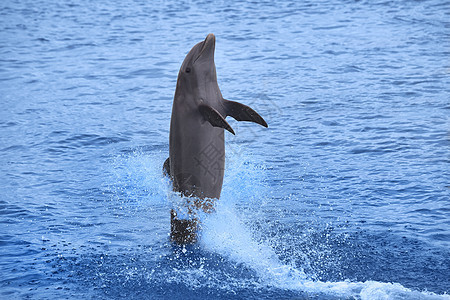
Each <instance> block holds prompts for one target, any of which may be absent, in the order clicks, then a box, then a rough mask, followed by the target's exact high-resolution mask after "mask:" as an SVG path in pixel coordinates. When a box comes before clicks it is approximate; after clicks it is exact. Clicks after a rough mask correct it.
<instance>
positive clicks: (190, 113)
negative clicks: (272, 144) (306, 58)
mask: <svg viewBox="0 0 450 300" xmlns="http://www.w3.org/2000/svg"><path fill="white" fill-rule="evenodd" d="M214 50H215V36H214V35H213V34H209V35H208V36H207V37H206V39H205V40H204V41H203V42H200V43H198V44H196V45H195V46H194V47H193V48H192V49H191V51H189V53H188V54H187V56H186V58H185V59H184V61H183V64H182V65H181V68H180V71H179V73H178V80H177V87H176V90H175V97H174V101H173V107H172V118H171V123H170V150H169V158H168V159H167V160H166V162H165V163H164V169H165V172H166V173H168V175H170V177H171V179H172V182H173V189H174V191H176V192H180V193H181V194H183V195H184V196H188V197H195V199H196V200H195V201H194V203H195V207H196V208H198V209H203V210H204V211H206V212H208V211H210V210H211V207H212V201H211V199H219V197H220V193H221V190H222V183H223V175H224V166H225V140H224V129H226V130H228V131H230V132H231V133H232V134H234V131H233V129H232V128H231V126H230V125H229V124H228V123H227V121H226V120H225V118H226V117H227V116H232V117H233V118H235V119H236V120H238V121H251V122H255V123H258V124H261V125H262V126H265V127H267V123H266V122H265V121H264V119H263V118H262V117H261V116H260V115H259V114H258V113H256V112H255V111H254V110H253V109H251V108H250V107H248V106H246V105H243V104H240V103H238V102H234V101H228V100H225V99H224V98H223V97H222V93H221V92H220V89H219V85H218V84H217V75H216V67H215V64H214ZM174 218H176V214H175V213H174V212H172V225H173V220H174ZM172 231H173V226H172Z"/></svg>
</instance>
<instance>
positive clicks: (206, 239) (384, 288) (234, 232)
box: [200, 199, 450, 300]
mask: <svg viewBox="0 0 450 300" xmlns="http://www.w3.org/2000/svg"><path fill="white" fill-rule="evenodd" d="M222 200H224V199H222ZM202 227H203V231H202V234H201V239H200V243H201V246H202V247H203V248H204V249H205V250H207V251H211V252H214V253H217V254H220V255H222V256H225V257H227V258H228V259H230V260H232V261H234V262H236V263H238V264H243V265H245V266H246V267H248V268H250V269H252V270H254V271H255V272H256V273H257V275H258V277H259V279H260V280H261V281H262V284H263V285H266V286H268V287H275V288H281V289H285V290H296V291H301V292H306V293H312V294H326V295H330V296H334V297H339V298H356V299H371V300H372V299H450V296H449V295H436V294H433V293H429V292H419V291H414V290H411V289H408V288H405V287H404V286H402V285H401V284H399V283H384V282H377V281H366V282H351V281H340V282H323V281H316V280H312V279H310V278H308V276H307V275H306V274H305V273H304V271H303V270H301V269H298V268H296V267H295V266H291V265H287V264H284V263H283V262H282V261H281V260H280V259H279V258H278V256H277V255H276V253H275V251H274V250H273V249H272V248H271V247H270V246H269V245H267V244H266V243H264V242H262V241H258V240H256V239H255V238H254V237H253V235H252V233H251V230H250V229H249V228H248V227H247V226H246V225H245V224H244V223H243V222H242V220H241V218H240V217H239V213H238V212H237V211H236V210H235V209H234V208H233V205H227V204H226V202H225V201H222V202H221V203H219V204H218V206H217V210H216V213H214V214H211V215H207V216H205V217H204V219H203V220H202Z"/></svg>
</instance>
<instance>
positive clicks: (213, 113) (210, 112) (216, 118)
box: [198, 104, 234, 134]
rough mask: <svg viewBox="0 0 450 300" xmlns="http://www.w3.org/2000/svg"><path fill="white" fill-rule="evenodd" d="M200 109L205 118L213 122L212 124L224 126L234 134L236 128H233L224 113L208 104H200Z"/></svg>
mask: <svg viewBox="0 0 450 300" xmlns="http://www.w3.org/2000/svg"><path fill="white" fill-rule="evenodd" d="M198 110H199V111H200V113H201V114H202V116H203V118H205V120H206V121H208V122H209V123H211V125H212V126H214V127H220V128H224V129H226V130H228V131H229V132H231V133H232V134H234V130H233V128H231V126H230V124H228V122H227V121H225V118H224V117H222V115H221V114H220V113H219V112H218V111H217V110H215V109H214V108H213V107H211V106H209V105H206V104H200V105H199V107H198Z"/></svg>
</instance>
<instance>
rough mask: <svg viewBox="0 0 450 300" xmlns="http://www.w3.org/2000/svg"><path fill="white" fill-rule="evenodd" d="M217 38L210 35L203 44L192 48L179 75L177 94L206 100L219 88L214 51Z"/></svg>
mask: <svg viewBox="0 0 450 300" xmlns="http://www.w3.org/2000/svg"><path fill="white" fill-rule="evenodd" d="M215 44H216V37H215V36H214V34H212V33H210V34H208V36H207V37H206V39H205V40H204V41H203V42H200V43H198V44H196V45H195V46H194V47H192V49H191V51H189V53H188V54H187V55H186V58H185V59H184V61H183V64H182V65H181V68H180V71H179V73H178V81H177V92H178V93H183V94H184V96H185V97H187V96H188V95H192V96H193V97H194V98H205V97H206V96H207V95H206V94H209V93H210V92H211V91H210V90H211V89H215V88H216V87H217V89H218V86H217V75H216V66H215V64H214V50H215Z"/></svg>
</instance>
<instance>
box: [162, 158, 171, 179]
mask: <svg viewBox="0 0 450 300" xmlns="http://www.w3.org/2000/svg"><path fill="white" fill-rule="evenodd" d="M163 174H164V175H165V176H169V177H172V175H170V158H169V157H168V158H167V159H166V161H165V162H164V164H163Z"/></svg>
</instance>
